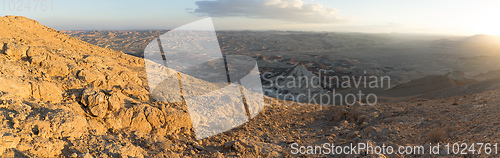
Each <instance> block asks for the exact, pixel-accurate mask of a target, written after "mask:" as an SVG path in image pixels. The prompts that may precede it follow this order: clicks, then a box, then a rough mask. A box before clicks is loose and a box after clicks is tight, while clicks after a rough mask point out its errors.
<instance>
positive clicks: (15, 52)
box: [4, 44, 28, 59]
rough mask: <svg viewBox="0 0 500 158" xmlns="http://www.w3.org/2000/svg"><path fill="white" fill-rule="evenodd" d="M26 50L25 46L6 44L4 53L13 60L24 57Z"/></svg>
mask: <svg viewBox="0 0 500 158" xmlns="http://www.w3.org/2000/svg"><path fill="white" fill-rule="evenodd" d="M27 50H28V46H26V45H14V44H7V47H6V49H5V50H4V53H5V54H6V55H8V56H10V57H12V58H14V59H20V58H21V57H23V56H26V51H27Z"/></svg>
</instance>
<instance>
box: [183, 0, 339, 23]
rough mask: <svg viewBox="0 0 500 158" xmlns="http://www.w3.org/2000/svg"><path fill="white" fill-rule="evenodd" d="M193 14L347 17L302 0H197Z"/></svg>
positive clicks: (297, 18)
mask: <svg viewBox="0 0 500 158" xmlns="http://www.w3.org/2000/svg"><path fill="white" fill-rule="evenodd" d="M195 3H196V5H197V6H198V8H196V9H195V10H194V11H193V12H192V13H194V14H197V15H202V16H211V17H248V18H260V19H276V20H285V21H294V22H304V23H335V22H340V21H345V20H346V19H347V18H345V17H343V16H341V15H339V14H338V10H337V9H335V8H328V7H325V6H323V5H321V4H314V3H304V2H302V0H216V1H197V2H195Z"/></svg>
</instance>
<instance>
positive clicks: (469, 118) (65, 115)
mask: <svg viewBox="0 0 500 158" xmlns="http://www.w3.org/2000/svg"><path fill="white" fill-rule="evenodd" d="M0 19H1V20H0V27H1V28H2V29H1V30H0V44H3V47H1V48H2V49H1V51H0V60H1V63H2V64H1V66H0V111H1V114H2V115H0V119H1V120H2V121H1V122H2V124H1V126H2V128H1V130H0V135H2V137H1V139H0V144H1V145H0V153H1V155H2V157H83V158H88V157H498V156H499V154H498V149H497V148H498V145H497V144H498V143H499V142H500V137H499V133H500V132H499V130H500V117H499V115H500V114H499V113H500V111H499V110H500V104H499V103H498V102H499V101H500V98H499V96H500V60H499V59H500V38H499V37H496V36H488V35H475V36H444V35H415V34H397V33H387V34H365V33H337V32H302V31H217V38H218V41H219V45H220V49H221V51H222V54H223V55H246V56H249V57H252V58H253V59H255V60H256V61H257V65H258V68H259V69H258V71H259V72H260V77H261V81H262V87H263V90H264V96H263V99H264V102H265V106H264V108H263V109H262V111H260V112H258V114H257V115H256V116H255V117H254V118H252V119H250V120H249V121H248V122H246V123H244V124H242V125H241V126H238V127H236V128H233V129H231V130H229V131H225V132H222V133H220V134H217V135H214V136H211V137H208V138H204V139H197V138H196V135H195V131H194V129H193V126H195V125H193V123H192V121H194V120H195V119H203V118H190V115H189V113H190V111H189V110H188V108H187V105H186V104H185V102H182V101H181V102H179V101H177V102H162V101H158V100H155V98H154V96H152V93H153V92H152V91H153V90H152V89H150V87H149V85H148V77H147V75H146V74H147V72H146V69H145V67H146V65H147V64H146V62H148V61H145V60H144V50H145V48H146V47H147V45H148V44H149V43H150V42H152V41H153V40H155V39H156V38H157V37H158V36H160V35H161V34H164V33H166V32H168V30H147V31H145V30H138V31H133V30H131V31H58V30H54V29H52V28H49V27H46V26H44V25H41V24H40V23H38V22H37V21H35V20H32V19H28V18H25V17H21V16H5V17H0ZM178 74H179V75H178V76H179V78H182V81H183V82H184V81H186V82H188V83H189V82H193V83H201V84H202V85H203V86H199V87H185V86H181V87H180V89H181V92H182V89H189V90H191V91H193V92H192V93H193V94H196V93H197V92H205V91H209V92H213V91H216V90H217V89H219V88H221V87H224V86H226V85H220V84H212V83H209V82H206V81H204V80H202V79H199V78H196V76H192V75H189V73H188V74H181V72H178ZM342 76H347V78H343V77H342ZM314 77H316V79H312V78H314ZM363 77H365V78H368V81H367V82H365V83H361V84H359V83H356V82H357V81H356V80H357V79H360V80H361V79H363ZM372 77H373V78H372ZM378 77H380V78H378ZM384 77H386V78H388V79H390V80H383V79H384ZM301 78H308V79H310V81H311V82H299V83H295V82H293V83H292V81H297V80H300V79H301ZM332 78H334V79H337V78H338V80H337V81H336V82H329V81H330V80H331V79H332ZM351 79H352V80H351ZM377 79H381V80H378V81H377V82H372V81H374V80H377ZM379 81H380V82H379ZM372 83H376V84H377V86H373V87H371V85H372ZM378 83H385V84H384V85H378ZM297 84H298V85H301V86H299V87H296V85H297ZM304 84H305V85H307V84H316V85H318V86H315V87H313V86H310V87H302V86H303V85H304ZM280 85H292V86H284V87H280ZM355 85H356V86H355ZM169 88H170V87H169V86H167V88H165V89H160V90H158V91H162V92H163V93H169V92H170V91H174V90H171V89H169ZM358 91H359V92H364V93H366V94H374V96H376V98H377V100H376V101H375V102H374V100H373V98H368V97H366V98H365V99H363V98H359V100H354V101H352V100H349V99H348V98H347V97H346V99H344V100H342V101H339V100H335V101H333V102H331V101H330V100H328V103H326V104H323V103H322V102H321V100H322V99H324V98H318V97H322V96H332V97H330V98H335V94H342V95H344V96H347V95H348V94H352V93H357V92H358ZM307 92H313V93H314V94H320V95H316V96H313V97H302V98H300V97H299V96H300V95H301V94H304V93H307ZM189 94H191V93H190V92H189ZM216 99H217V98H216ZM355 99H357V98H355ZM312 100H315V101H316V102H313V103H312V102H311V101H312ZM317 100H319V102H318V101H317ZM351 103H352V105H351ZM370 103H374V104H373V105H372V104H370ZM325 143H327V144H329V143H330V144H329V145H331V144H334V145H335V146H340V147H344V146H352V144H355V145H357V144H365V145H366V146H380V147H382V146H383V147H384V148H380V149H372V150H367V149H363V150H361V149H360V150H359V152H354V153H340V154H333V152H331V151H332V150H333V149H337V148H334V147H331V148H330V146H328V147H324V145H325ZM438 143H439V144H438ZM455 143H458V145H459V147H455V146H453V145H454V144H455ZM463 143H464V144H467V145H470V144H474V143H485V144H486V143H489V144H490V145H491V146H490V147H489V149H490V150H489V152H488V151H487V150H485V149H484V148H482V149H479V148H478V149H479V150H470V149H469V148H466V147H464V146H462V144H463ZM300 146H306V147H304V148H300ZM389 146H390V147H391V148H393V149H395V150H397V149H398V148H400V147H416V148H414V149H417V148H418V147H420V146H421V147H422V149H423V151H425V152H422V153H419V152H416V150H412V151H411V152H407V153H387V151H388V150H386V149H387V148H388V147H389ZM317 147H319V148H317ZM329 149H331V150H329ZM327 151H330V152H327ZM433 151H437V152H434V153H432V152H433Z"/></svg>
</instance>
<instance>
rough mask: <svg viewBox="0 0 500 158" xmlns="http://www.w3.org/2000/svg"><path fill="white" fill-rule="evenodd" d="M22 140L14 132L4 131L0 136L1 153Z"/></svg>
mask: <svg viewBox="0 0 500 158" xmlns="http://www.w3.org/2000/svg"><path fill="white" fill-rule="evenodd" d="M0 133H1V132H0ZM20 140H21V138H20V137H18V136H16V135H14V134H12V133H3V135H2V137H1V138H0V154H2V153H4V152H5V150H7V149H10V148H15V147H16V146H17V144H18V143H19V141H20Z"/></svg>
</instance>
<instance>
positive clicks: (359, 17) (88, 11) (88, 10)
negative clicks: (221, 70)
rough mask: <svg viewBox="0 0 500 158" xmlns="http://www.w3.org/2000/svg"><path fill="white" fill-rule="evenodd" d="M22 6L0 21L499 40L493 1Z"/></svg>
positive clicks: (71, 1)
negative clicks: (207, 22) (208, 23)
mask: <svg viewBox="0 0 500 158" xmlns="http://www.w3.org/2000/svg"><path fill="white" fill-rule="evenodd" d="M17 1H18V0H16V2H17ZM22 1H23V5H25V6H26V4H27V2H30V4H31V5H30V6H31V8H25V7H23V8H21V10H17V9H19V8H18V7H19V3H16V4H12V3H11V2H14V1H13V0H12V1H11V0H0V15H21V16H26V17H28V18H32V19H35V20H38V21H39V22H40V23H42V24H44V25H47V26H49V27H53V28H55V29H58V30H102V29H104V30H129V29H169V28H175V27H178V26H181V25H183V24H186V23H189V22H193V21H195V20H198V19H203V18H205V17H209V16H210V17H213V21H214V24H215V28H216V29H217V30H303V31H338V32H369V33H390V32H399V33H430V34H433V33H439V34H461V35H473V34H479V33H483V34H497V35H500V31H498V29H496V28H500V22H497V21H498V20H497V19H499V18H497V16H500V11H496V10H498V9H497V8H500V2H496V1H495V0H480V1H457V0H420V1H401V0H355V1H352V0H182V1H180V0H179V1H177V0H143V1H135V0H134V1H132V0H122V1H116V0H108V1H97V0H85V1H83V0H40V2H42V1H46V4H47V10H45V11H42V10H41V9H40V8H39V7H40V6H38V9H37V10H36V11H35V10H34V8H33V7H34V3H35V1H34V0H22ZM14 7H15V9H12V8H14Z"/></svg>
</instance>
